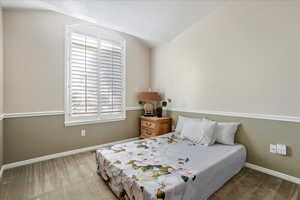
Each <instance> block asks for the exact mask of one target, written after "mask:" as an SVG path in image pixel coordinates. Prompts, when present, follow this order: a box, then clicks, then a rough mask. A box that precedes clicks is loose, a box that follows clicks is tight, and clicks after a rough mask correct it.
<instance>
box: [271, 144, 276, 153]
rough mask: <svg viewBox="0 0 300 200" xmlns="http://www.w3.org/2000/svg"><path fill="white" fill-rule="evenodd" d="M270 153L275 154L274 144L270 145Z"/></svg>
mask: <svg viewBox="0 0 300 200" xmlns="http://www.w3.org/2000/svg"><path fill="white" fill-rule="evenodd" d="M270 152H271V153H275V154H276V153H277V145H276V144H270Z"/></svg>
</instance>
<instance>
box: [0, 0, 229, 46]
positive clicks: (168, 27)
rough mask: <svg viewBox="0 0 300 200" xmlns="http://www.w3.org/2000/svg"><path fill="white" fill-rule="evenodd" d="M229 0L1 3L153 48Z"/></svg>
mask: <svg viewBox="0 0 300 200" xmlns="http://www.w3.org/2000/svg"><path fill="white" fill-rule="evenodd" d="M225 1H226V0H152V1H150V0H118V1H117V0H0V2H1V4H2V6H3V7H17V8H37V9H47V10H53V11H57V12H60V13H64V14H66V15H70V16H73V17H77V18H80V19H83V20H87V21H90V22H94V23H97V24H98V25H100V26H103V27H106V28H110V29H113V30H117V31H121V32H125V33H128V34H131V35H134V36H136V37H139V38H141V39H143V40H144V41H146V42H147V43H148V44H150V45H151V46H156V45H159V44H161V43H163V42H167V41H170V40H172V39H173V38H174V37H176V35H178V34H180V33H181V32H182V31H184V30H185V29H186V28H187V27H189V26H190V25H192V24H193V23H195V22H197V21H198V20H200V19H201V18H202V17H204V16H206V15H207V14H208V13H209V12H210V11H212V10H213V9H214V8H216V7H217V6H219V5H221V4H222V3H224V2H225Z"/></svg>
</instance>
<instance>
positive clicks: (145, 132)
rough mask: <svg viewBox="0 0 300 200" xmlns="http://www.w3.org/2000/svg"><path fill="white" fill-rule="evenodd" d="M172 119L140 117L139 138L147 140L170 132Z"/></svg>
mask: <svg viewBox="0 0 300 200" xmlns="http://www.w3.org/2000/svg"><path fill="white" fill-rule="evenodd" d="M171 126H172V119H171V118H169V117H144V116H141V117H140V131H141V133H140V137H141V138H149V137H154V136H159V135H162V134H165V133H169V132H171Z"/></svg>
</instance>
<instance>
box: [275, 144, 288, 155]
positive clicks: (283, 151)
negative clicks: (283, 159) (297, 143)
mask: <svg viewBox="0 0 300 200" xmlns="http://www.w3.org/2000/svg"><path fill="white" fill-rule="evenodd" d="M277 153H278V154H280V155H284V156H285V155H286V145H285V144H277Z"/></svg>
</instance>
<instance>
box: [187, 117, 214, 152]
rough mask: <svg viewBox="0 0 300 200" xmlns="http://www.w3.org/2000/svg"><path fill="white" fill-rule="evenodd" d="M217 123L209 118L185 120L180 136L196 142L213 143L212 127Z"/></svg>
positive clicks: (207, 144) (202, 143)
mask: <svg viewBox="0 0 300 200" xmlns="http://www.w3.org/2000/svg"><path fill="white" fill-rule="evenodd" d="M216 125H217V123H216V122H213V121H210V120H201V121H196V120H187V121H186V122H185V123H184V125H183V128H182V133H181V135H182V137H184V138H187V139H189V140H191V141H192V142H194V143H196V144H201V145H206V146H209V145H212V144H213V143H214V138H215V137H214V129H215V127H216Z"/></svg>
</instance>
